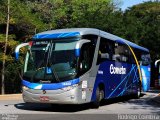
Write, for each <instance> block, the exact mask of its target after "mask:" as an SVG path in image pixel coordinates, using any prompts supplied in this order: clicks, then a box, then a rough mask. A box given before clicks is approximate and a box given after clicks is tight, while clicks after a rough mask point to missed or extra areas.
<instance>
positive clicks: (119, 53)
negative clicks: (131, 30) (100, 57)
mask: <svg viewBox="0 0 160 120" xmlns="http://www.w3.org/2000/svg"><path fill="white" fill-rule="evenodd" d="M129 55H130V50H129V48H128V46H127V45H125V44H120V43H116V44H115V54H114V56H113V60H115V61H119V62H129V61H130V59H129Z"/></svg>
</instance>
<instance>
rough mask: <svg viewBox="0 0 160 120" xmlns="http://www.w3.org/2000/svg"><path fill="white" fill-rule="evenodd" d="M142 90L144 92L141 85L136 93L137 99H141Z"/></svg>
mask: <svg viewBox="0 0 160 120" xmlns="http://www.w3.org/2000/svg"><path fill="white" fill-rule="evenodd" d="M141 92H142V88H141V86H139V87H138V92H137V93H136V96H135V98H136V99H139V98H140V97H141Z"/></svg>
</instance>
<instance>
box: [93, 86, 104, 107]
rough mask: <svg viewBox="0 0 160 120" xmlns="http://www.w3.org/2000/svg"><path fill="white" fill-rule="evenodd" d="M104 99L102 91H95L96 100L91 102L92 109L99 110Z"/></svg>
mask: <svg viewBox="0 0 160 120" xmlns="http://www.w3.org/2000/svg"><path fill="white" fill-rule="evenodd" d="M103 99H104V90H101V89H100V88H99V87H97V89H96V100H95V101H94V102H93V108H99V106H100V102H101V101H102V100H103Z"/></svg>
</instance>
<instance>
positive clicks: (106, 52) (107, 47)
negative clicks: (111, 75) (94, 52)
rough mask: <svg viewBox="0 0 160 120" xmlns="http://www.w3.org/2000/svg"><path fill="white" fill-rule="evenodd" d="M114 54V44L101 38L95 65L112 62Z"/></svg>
mask: <svg viewBox="0 0 160 120" xmlns="http://www.w3.org/2000/svg"><path fill="white" fill-rule="evenodd" d="M113 54H114V42H113V41H111V40H108V39H106V38H101V40H100V46H99V51H98V60H97V64H99V63H101V62H104V61H106V60H112V59H113Z"/></svg>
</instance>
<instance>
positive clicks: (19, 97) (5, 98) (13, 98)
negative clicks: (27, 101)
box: [0, 94, 22, 101]
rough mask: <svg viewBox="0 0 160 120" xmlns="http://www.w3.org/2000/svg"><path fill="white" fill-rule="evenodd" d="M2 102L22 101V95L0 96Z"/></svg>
mask: <svg viewBox="0 0 160 120" xmlns="http://www.w3.org/2000/svg"><path fill="white" fill-rule="evenodd" d="M1 100H22V94H6V95H0V101H1Z"/></svg>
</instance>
